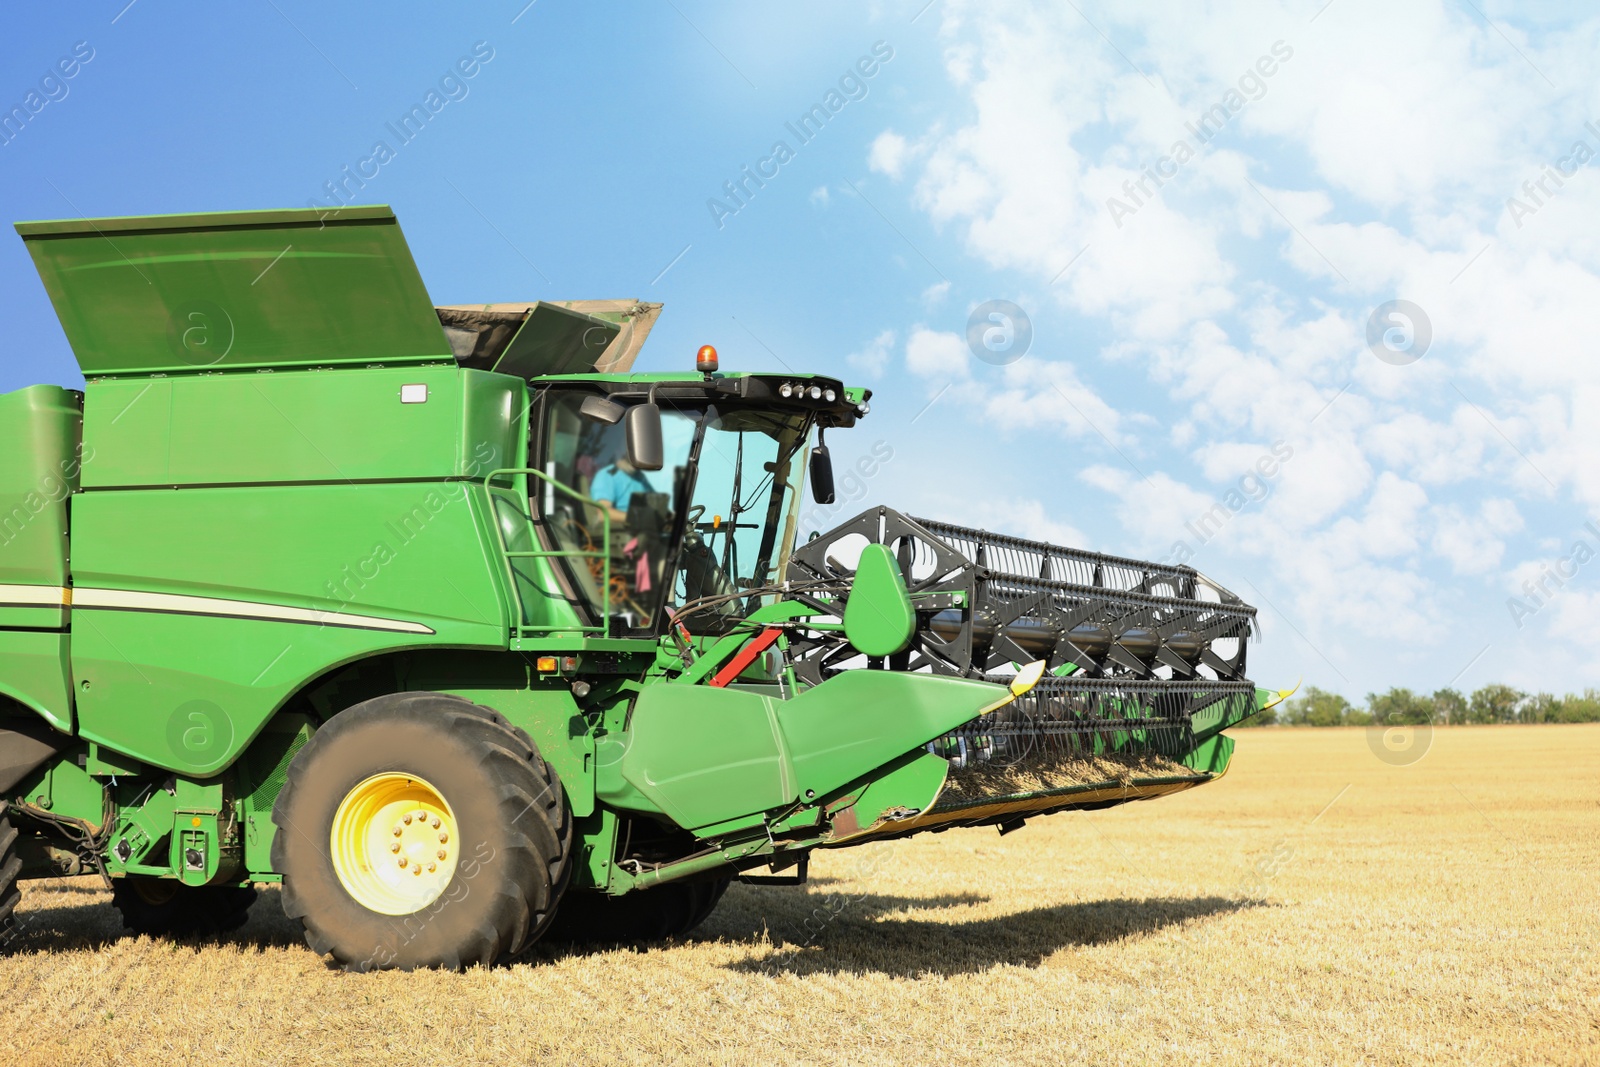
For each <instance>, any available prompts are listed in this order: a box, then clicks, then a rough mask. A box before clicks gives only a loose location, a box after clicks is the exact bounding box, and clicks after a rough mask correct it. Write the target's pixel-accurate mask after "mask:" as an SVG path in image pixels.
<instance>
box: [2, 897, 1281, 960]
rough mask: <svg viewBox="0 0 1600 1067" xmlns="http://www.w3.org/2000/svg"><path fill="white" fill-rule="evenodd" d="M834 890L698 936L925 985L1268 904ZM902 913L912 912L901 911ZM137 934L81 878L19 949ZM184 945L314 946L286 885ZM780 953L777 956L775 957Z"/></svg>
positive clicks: (746, 915) (39, 906)
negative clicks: (1020, 905)
mask: <svg viewBox="0 0 1600 1067" xmlns="http://www.w3.org/2000/svg"><path fill="white" fill-rule="evenodd" d="M834 884H836V880H835V879H830V878H818V879H813V881H812V882H811V884H810V885H808V886H805V887H803V888H793V889H770V888H763V889H759V890H757V889H750V888H747V887H745V886H734V887H733V888H732V889H731V890H730V892H729V893H728V895H727V897H726V898H724V900H723V902H722V905H721V907H719V908H718V909H717V911H716V912H715V914H713V915H712V917H711V919H710V920H709V921H708V922H707V923H706V924H705V925H704V926H702V927H701V928H700V929H699V930H697V931H696V932H695V933H694V934H692V935H690V936H689V937H688V938H687V939H686V941H687V942H689V943H695V942H702V943H703V942H721V943H723V944H731V945H743V946H746V947H747V948H748V949H749V950H750V956H749V957H747V958H745V959H742V960H738V961H735V962H731V963H729V964H727V965H726V966H728V967H729V968H730V969H732V970H736V971H742V972H746V973H751V974H768V975H776V974H793V975H796V976H801V977H804V976H807V975H812V974H861V973H880V974H887V975H891V976H896V977H904V978H918V977H922V976H926V975H930V974H939V975H945V976H950V975H956V974H971V973H979V972H983V971H987V970H990V969H992V968H994V967H998V966H1005V965H1011V966H1020V967H1037V966H1039V965H1040V964H1042V963H1043V962H1044V961H1045V960H1046V959H1047V958H1048V957H1049V956H1051V955H1052V954H1054V953H1056V952H1058V951H1060V950H1061V949H1064V948H1069V947H1073V946H1086V945H1100V944H1107V943H1111V942H1116V941H1122V940H1126V939H1130V938H1137V937H1142V936H1145V935H1148V934H1153V933H1156V932H1157V931H1160V930H1162V929H1165V928H1168V927H1174V926H1184V925H1187V924H1191V923H1195V922H1198V921H1199V920H1204V919H1208V918H1211V917H1213V916H1218V915H1225V914H1228V913H1231V912H1235V911H1241V910H1244V909H1246V908H1252V907H1259V906H1262V904H1261V902H1259V901H1250V900H1238V899H1231V898H1227V897H1220V896H1197V897H1155V898H1145V899H1128V898H1115V899H1108V900H1095V901H1084V902H1080V903H1073V904H1058V905H1054V906H1050V907H1040V908H1032V909H1029V910H1026V911H1019V912H1011V913H1008V914H1004V915H996V916H986V917H983V918H972V919H968V920H966V921H960V920H959V919H958V920H956V921H939V920H937V919H927V918H916V917H914V916H915V915H916V914H917V913H928V912H946V913H948V912H951V911H953V910H955V909H961V908H982V907H983V906H984V905H986V904H988V903H989V901H990V898H989V897H988V896H986V895H984V894H981V893H941V894H935V895H929V896H902V895H892V894H879V893H847V892H839V891H837V890H834V889H832V888H830V887H831V886H832V885H834ZM30 898H31V899H30ZM902 912H903V913H910V914H909V915H904V916H902V915H897V914H896V913H902ZM134 936H135V935H133V934H131V933H129V932H128V931H127V930H125V929H124V928H123V926H122V922H121V920H120V918H119V916H118V915H117V912H116V911H115V910H114V909H113V908H112V907H111V904H110V900H109V894H107V893H106V892H105V891H104V890H103V889H102V888H101V887H100V885H99V883H98V881H91V880H89V879H79V880H77V882H75V883H74V882H59V883H56V884H53V885H49V886H44V885H40V886H34V887H29V888H28V889H27V890H25V893H24V906H23V908H21V909H20V910H19V912H18V924H17V927H16V930H15V943H14V944H13V946H12V952H13V953H14V954H39V955H48V954H52V953H59V952H85V951H88V952H93V951H96V950H98V949H102V948H105V947H106V946H108V945H111V944H114V943H116V942H118V941H121V940H123V939H125V938H131V937H134ZM173 940H174V942H175V943H183V944H189V945H201V944H228V945H234V946H237V947H239V948H243V949H247V950H248V949H254V950H256V951H261V950H265V949H273V948H298V947H301V946H303V945H304V940H303V938H302V937H301V933H300V929H299V926H298V924H297V923H295V922H293V921H291V920H290V919H289V918H288V917H287V916H285V915H284V913H283V907H282V904H281V903H280V900H279V895H278V890H277V889H276V887H265V888H263V889H262V890H261V893H260V897H259V899H257V900H256V902H255V904H253V905H252V906H251V908H250V914H249V919H248V920H247V921H246V923H245V924H244V926H242V927H241V928H239V929H238V930H235V931H232V932H230V933H224V934H216V935H204V936H199V937H186V938H177V939H173ZM683 943H684V942H682V941H668V942H653V943H645V944H639V945H637V946H635V947H636V949H637V950H639V951H671V949H672V947H673V946H674V945H681V944H683ZM617 947H618V946H617V945H615V944H596V945H587V946H580V945H559V946H557V945H544V944H540V945H535V946H534V947H533V948H532V949H531V950H530V951H529V952H528V953H526V954H525V955H523V956H521V957H520V958H519V959H518V960H516V961H515V963H514V964H513V965H532V966H535V967H537V966H538V965H539V964H540V963H541V962H549V961H553V960H557V959H565V958H568V957H571V956H583V955H588V954H591V953H597V952H607V951H612V950H614V949H616V948H617ZM769 947H770V949H771V951H770V952H769V951H766V950H767V949H768V948H769Z"/></svg>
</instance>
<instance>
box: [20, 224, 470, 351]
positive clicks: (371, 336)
mask: <svg viewBox="0 0 1600 1067" xmlns="http://www.w3.org/2000/svg"><path fill="white" fill-rule="evenodd" d="M17 232H18V233H20V234H21V235H22V237H23V240H24V241H26V242H27V245H28V251H29V252H30V253H31V254H32V255H33V261H34V265H35V266H36V267H37V268H38V270H39V276H40V278H41V279H43V281H44V286H45V290H46V291H47V292H49V294H50V300H51V302H52V303H53V304H54V305H55V309H56V314H57V315H58V316H60V319H61V325H62V328H63V329H64V330H65V331H66V334H67V340H68V341H69V342H71V344H72V349H73V352H74V353H75V354H76V355H77V358H78V366H79V368H80V369H81V370H82V371H83V373H84V375H85V376H86V377H91V378H92V377H104V376H116V375H130V374H151V373H160V372H184V371H198V370H234V369H247V368H265V367H283V368H290V367H306V366H319V367H320V366H333V365H338V364H366V363H420V362H430V361H438V360H448V359H450V358H451V357H452V352H451V348H450V343H449V341H448V340H447V339H446V337H445V334H444V330H443V329H442V328H441V327H440V324H439V318H438V316H437V315H436V314H435V313H434V309H433V301H432V300H430V299H429V298H428V291H427V289H426V288H425V287H424V286H423V284H422V276H421V275H420V274H419V273H418V272H417V265H416V263H415V261H413V260H412V258H411V250H410V249H409V248H408V247H407V246H406V241H405V238H404V237H403V236H402V235H401V233H400V225H399V223H398V222H397V221H395V217H394V213H393V212H392V211H390V210H389V209H388V208H387V207H381V206H376V207H349V208H344V209H342V210H340V211H339V212H338V213H337V215H332V216H330V215H328V213H327V212H323V211H318V210H315V209H298V210H284V211H234V212H223V213H216V214H201V215H157V216H146V217H136V218H117V219H69V220H64V221H58V222H24V223H18V224H17Z"/></svg>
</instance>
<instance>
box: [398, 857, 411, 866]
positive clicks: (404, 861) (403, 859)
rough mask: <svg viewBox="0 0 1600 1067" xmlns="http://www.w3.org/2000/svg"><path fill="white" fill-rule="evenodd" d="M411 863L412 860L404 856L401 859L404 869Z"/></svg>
mask: <svg viewBox="0 0 1600 1067" xmlns="http://www.w3.org/2000/svg"><path fill="white" fill-rule="evenodd" d="M409 862H410V860H408V859H406V858H405V857H404V856H401V857H400V866H402V867H404V866H405V865H406V864H407V863H409Z"/></svg>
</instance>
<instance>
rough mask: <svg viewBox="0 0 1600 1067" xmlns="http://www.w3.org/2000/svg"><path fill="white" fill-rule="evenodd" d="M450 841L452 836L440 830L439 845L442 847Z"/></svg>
mask: <svg viewBox="0 0 1600 1067" xmlns="http://www.w3.org/2000/svg"><path fill="white" fill-rule="evenodd" d="M448 840H450V835H449V834H447V833H445V832H444V831H443V830H440V831H439V844H441V845H442V844H444V843H445V842H446V841H448Z"/></svg>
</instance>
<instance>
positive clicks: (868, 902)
mask: <svg viewBox="0 0 1600 1067" xmlns="http://www.w3.org/2000/svg"><path fill="white" fill-rule="evenodd" d="M729 898H730V899H729V900H728V901H726V902H725V904H724V907H725V908H727V910H726V912H723V911H721V910H719V912H718V914H717V915H715V916H713V918H712V921H711V922H709V923H707V924H706V926H705V927H704V928H703V929H702V931H701V935H702V936H704V937H706V938H710V937H720V938H722V939H724V940H730V941H748V942H750V943H752V945H754V944H757V943H760V942H761V941H763V940H764V939H770V940H771V942H772V943H773V945H774V947H775V949H776V951H775V952H773V953H772V954H771V955H767V956H764V957H763V958H760V959H748V960H742V961H739V962H736V963H732V964H729V967H730V968H731V969H733V970H738V971H744V972H748V973H764V974H778V973H788V974H794V975H798V976H806V975H811V974H819V973H820V974H843V973H849V974H860V973H881V974H887V975H891V976H895V977H903V978H917V977H921V976H924V975H929V974H940V975H945V976H950V975H956V974H970V973H976V972H982V971H987V970H990V969H991V968H994V967H997V966H1005V965H1011V966H1019V967H1037V966H1039V965H1040V964H1042V963H1043V962H1044V961H1045V959H1047V958H1048V957H1049V956H1051V955H1052V954H1054V953H1056V952H1058V951H1060V950H1061V949H1063V948H1068V947H1072V946H1085V945H1099V944H1106V943H1109V942H1115V941H1121V940H1126V939H1129V938H1137V937H1142V936H1145V935H1148V934H1153V933H1155V932H1157V931H1159V930H1162V929H1165V928H1167V927H1173V926H1183V925H1186V924H1190V923H1194V922H1197V921H1199V920H1203V919H1207V918H1210V917H1212V916H1217V915H1224V914H1228V913H1231V912H1235V911H1241V910H1243V909H1246V908H1251V907H1256V906H1259V902H1253V901H1248V900H1237V899H1231V898H1227V897H1221V896H1200V897H1156V898H1146V899H1126V898H1119V899H1111V900H1095V901H1084V902H1081V903H1074V904H1059V905H1054V906H1050V907H1040V908H1032V909H1029V910H1026V911H1020V912H1012V913H1009V914H1005V915H998V916H993V917H984V918H974V919H970V920H968V921H965V922H961V921H953V922H952V921H938V920H932V919H919V918H914V917H899V916H892V917H885V916H886V914H887V913H893V912H899V911H912V912H916V911H921V910H925V909H945V908H953V907H960V906H964V905H969V904H971V905H978V904H982V903H986V902H987V898H985V897H982V896H975V895H969V894H961V895H958V896H935V897H928V898H917V897H899V896H879V895H875V894H872V893H862V894H841V893H833V892H795V891H790V892H784V893H781V894H776V893H771V892H770V891H768V892H764V893H762V894H761V895H760V896H759V897H757V896H754V895H751V896H747V897H743V898H742V899H740V898H737V897H735V895H734V894H732V893H730V894H729ZM729 904H731V905H733V907H728V905H729ZM719 919H720V920H721V921H720V922H719V921H718V920H719Z"/></svg>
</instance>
